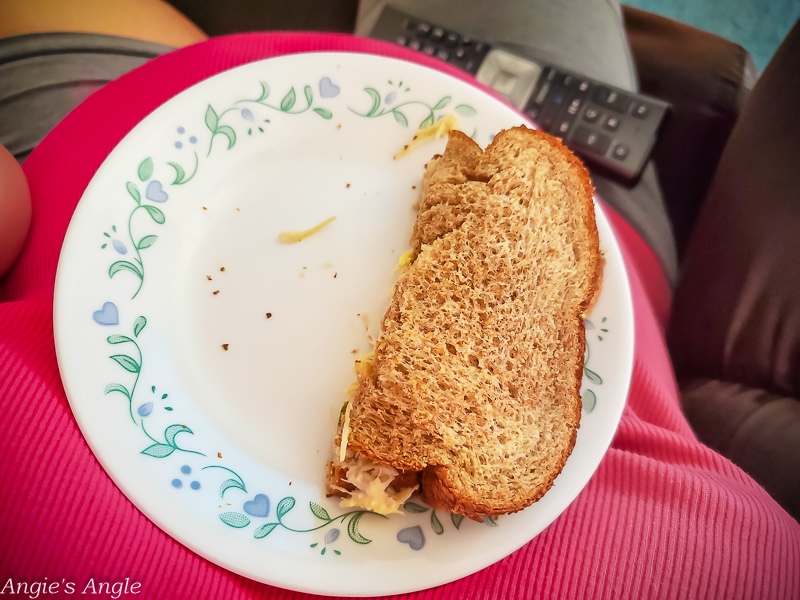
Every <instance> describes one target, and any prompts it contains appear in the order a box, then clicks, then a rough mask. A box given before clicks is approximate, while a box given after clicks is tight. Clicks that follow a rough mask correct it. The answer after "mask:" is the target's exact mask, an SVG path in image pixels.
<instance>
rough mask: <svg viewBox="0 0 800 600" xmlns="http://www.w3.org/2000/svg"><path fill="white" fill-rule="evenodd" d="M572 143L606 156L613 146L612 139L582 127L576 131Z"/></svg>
mask: <svg viewBox="0 0 800 600" xmlns="http://www.w3.org/2000/svg"><path fill="white" fill-rule="evenodd" d="M572 142H573V143H574V144H575V145H576V146H578V147H580V148H583V149H584V150H587V151H589V152H593V153H595V154H601V155H602V154H605V153H606V152H608V148H609V146H611V138H609V137H608V136H605V135H603V134H602V133H597V132H596V131H592V130H591V129H589V128H588V127H584V126H583V125H580V126H578V127H577V129H575V135H573V136H572Z"/></svg>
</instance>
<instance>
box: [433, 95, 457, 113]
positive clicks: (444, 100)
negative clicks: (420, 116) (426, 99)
mask: <svg viewBox="0 0 800 600" xmlns="http://www.w3.org/2000/svg"><path fill="white" fill-rule="evenodd" d="M452 99H453V98H452V97H450V96H445V97H444V98H442V99H441V100H439V101H438V102H437V103H436V106H434V107H433V108H432V109H431V110H442V109H443V108H444V107H445V106H447V105H448V104H450V100H452Z"/></svg>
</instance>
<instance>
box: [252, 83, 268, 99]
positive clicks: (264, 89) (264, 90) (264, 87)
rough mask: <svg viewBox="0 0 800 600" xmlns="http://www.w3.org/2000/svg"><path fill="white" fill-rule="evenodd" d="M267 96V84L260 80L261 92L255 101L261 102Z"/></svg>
mask: <svg viewBox="0 0 800 600" xmlns="http://www.w3.org/2000/svg"><path fill="white" fill-rule="evenodd" d="M268 97H269V86H268V85H267V84H266V83H264V82H263V81H262V82H261V94H260V95H259V96H258V98H256V100H255V101H256V102H263V101H264V100H266V99H267V98H268Z"/></svg>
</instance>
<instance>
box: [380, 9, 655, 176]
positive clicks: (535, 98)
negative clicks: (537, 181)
mask: <svg viewBox="0 0 800 600" xmlns="http://www.w3.org/2000/svg"><path fill="white" fill-rule="evenodd" d="M369 36H370V37H372V38H375V39H381V40H385V41H389V42H393V43H396V44H400V45H402V46H405V47H407V48H410V49H412V50H416V51H418V52H422V53H424V54H427V55H428V56H433V57H436V58H438V59H440V60H443V61H445V62H447V63H449V64H452V65H454V66H456V67H458V68H460V69H462V70H464V71H466V72H468V73H470V74H472V75H474V76H475V79H476V80H477V81H478V82H480V83H482V84H484V85H486V86H488V87H490V88H491V89H493V90H494V91H495V92H496V93H498V94H499V95H501V96H503V97H504V98H506V99H507V100H508V101H509V102H510V103H511V104H512V105H513V106H515V107H516V108H517V109H519V110H520V111H521V112H522V113H523V114H525V115H526V116H527V117H528V118H529V119H530V120H531V121H533V122H534V123H536V125H537V126H538V127H539V128H540V129H542V130H543V131H546V132H547V133H550V134H552V135H556V136H558V137H560V138H561V139H562V140H563V142H564V143H565V144H566V145H567V146H568V147H569V148H571V149H572V150H573V151H574V152H575V153H576V154H578V155H579V156H581V158H583V159H584V160H585V161H586V163H587V164H588V165H589V166H590V167H592V168H593V169H594V170H597V171H598V172H602V173H603V174H605V175H608V176H611V177H613V178H615V179H617V180H620V181H622V182H623V183H626V184H628V185H632V184H634V183H635V182H636V181H637V180H638V178H639V176H640V175H641V172H642V169H643V168H644V165H645V163H646V162H647V159H648V157H649V156H650V153H651V152H652V150H653V146H654V145H655V141H656V136H657V133H658V129H659V127H660V126H661V124H662V122H663V121H664V119H665V117H666V115H667V113H668V111H669V104H667V103H666V102H663V101H661V100H658V99H656V98H652V97H649V96H644V95H642V94H636V93H632V92H629V91H625V90H621V89H619V88H616V87H614V86H612V85H608V84H606V83H602V82H598V81H595V80H593V79H589V78H587V77H585V76H583V75H580V74H578V73H573V72H570V71H566V70H564V69H562V68H560V67H556V66H554V65H546V64H540V63H536V62H533V61H531V60H529V59H527V58H523V57H521V56H519V55H518V54H515V53H514V52H512V51H509V50H505V49H503V48H501V47H495V46H492V45H490V44H488V43H486V42H482V41H480V40H475V39H471V38H469V37H467V36H465V35H462V34H460V33H459V32H457V31H453V30H451V29H448V28H446V27H442V26H440V25H437V24H435V23H430V22H428V21H426V20H423V19H418V18H415V17H413V16H411V15H408V14H406V13H404V12H401V11H399V10H398V9H396V8H394V7H392V6H387V7H385V8H384V9H383V11H382V12H381V14H380V16H379V18H378V21H377V22H376V24H375V26H374V28H373V29H372V31H371V32H370V33H369Z"/></svg>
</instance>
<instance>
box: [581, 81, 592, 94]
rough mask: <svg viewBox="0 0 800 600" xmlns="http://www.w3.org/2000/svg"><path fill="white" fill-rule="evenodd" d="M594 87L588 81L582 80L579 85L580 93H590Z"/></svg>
mask: <svg viewBox="0 0 800 600" xmlns="http://www.w3.org/2000/svg"><path fill="white" fill-rule="evenodd" d="M591 87H592V84H591V83H590V82H589V81H587V80H586V79H583V80H581V82H580V83H579V84H578V91H579V92H588V91H589V90H590V89H591Z"/></svg>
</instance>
